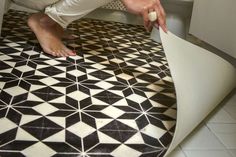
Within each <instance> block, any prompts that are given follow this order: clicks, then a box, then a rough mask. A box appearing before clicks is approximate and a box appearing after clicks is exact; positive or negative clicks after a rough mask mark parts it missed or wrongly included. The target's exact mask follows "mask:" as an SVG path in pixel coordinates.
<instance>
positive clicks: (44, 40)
mask: <svg viewBox="0 0 236 157" xmlns="http://www.w3.org/2000/svg"><path fill="white" fill-rule="evenodd" d="M28 25H29V27H30V28H31V30H32V31H33V32H34V33H35V35H36V37H37V39H38V41H39V43H40V45H41V47H42V48H43V50H44V51H45V52H46V53H48V54H50V55H53V56H57V57H67V56H74V55H76V54H75V53H74V52H73V51H72V50H70V49H68V48H67V47H66V46H65V45H64V44H63V42H62V41H61V39H62V37H63V36H64V30H63V28H62V27H61V26H60V25H59V24H57V23H56V22H55V21H53V20H52V19H51V18H50V17H48V16H47V15H46V14H43V13H36V14H33V15H31V16H30V17H29V19H28Z"/></svg>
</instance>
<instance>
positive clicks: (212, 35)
mask: <svg viewBox="0 0 236 157" xmlns="http://www.w3.org/2000/svg"><path fill="white" fill-rule="evenodd" d="M190 33H191V34H193V35H195V36H196V37H198V38H200V39H202V40H203V41H205V42H207V43H209V44H211V45H213V46H214V47H216V48H218V49H220V50H222V51H224V52H226V53H228V54H230V55H231V56H233V57H235V58H236V0H194V7H193V14H192V20H191V25H190Z"/></svg>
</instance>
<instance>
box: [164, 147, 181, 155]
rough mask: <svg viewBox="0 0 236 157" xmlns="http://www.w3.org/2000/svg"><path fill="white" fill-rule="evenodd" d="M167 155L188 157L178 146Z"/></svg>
mask: <svg viewBox="0 0 236 157" xmlns="http://www.w3.org/2000/svg"><path fill="white" fill-rule="evenodd" d="M167 157H186V156H185V154H184V152H183V151H182V150H181V149H180V148H179V147H177V148H176V149H175V150H173V151H172V152H171V153H170V154H169V155H167Z"/></svg>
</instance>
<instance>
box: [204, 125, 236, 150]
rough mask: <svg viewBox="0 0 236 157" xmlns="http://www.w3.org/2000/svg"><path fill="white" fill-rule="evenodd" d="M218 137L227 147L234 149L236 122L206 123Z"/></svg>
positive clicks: (235, 146) (235, 143)
mask: <svg viewBox="0 0 236 157" xmlns="http://www.w3.org/2000/svg"><path fill="white" fill-rule="evenodd" d="M208 127H209V128H210V129H211V130H212V132H214V134H215V135H216V136H217V137H218V139H219V140H220V141H221V142H222V143H223V144H224V145H225V146H226V148H228V149H236V123H235V124H208Z"/></svg>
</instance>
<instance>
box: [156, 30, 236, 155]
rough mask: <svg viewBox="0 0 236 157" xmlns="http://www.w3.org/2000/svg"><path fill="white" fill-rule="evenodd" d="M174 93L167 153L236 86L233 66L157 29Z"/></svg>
mask: <svg viewBox="0 0 236 157" xmlns="http://www.w3.org/2000/svg"><path fill="white" fill-rule="evenodd" d="M160 35H161V40H162V45H163V48H164V51H165V54H166V58H167V61H168V64H169V67H170V71H171V75H172V78H173V82H174V85H175V90H176V97H177V119H176V128H175V133H174V137H173V139H172V142H171V144H170V146H169V148H168V150H167V152H166V154H165V156H167V155H168V154H169V153H170V152H171V151H173V150H174V149H175V148H176V147H177V146H178V145H179V144H180V143H181V142H182V141H183V140H184V139H185V138H186V136H187V135H189V134H190V133H191V132H192V131H193V130H194V129H195V128H196V127H197V126H198V125H199V124H200V123H201V122H202V121H203V120H204V119H205V118H206V117H207V115H209V113H210V112H211V111H212V110H214V109H215V108H216V106H217V105H218V104H219V103H220V102H221V101H222V100H223V99H224V98H225V97H226V96H227V95H228V94H229V93H230V92H231V91H232V90H233V89H234V88H235V87H236V69H235V67H234V66H232V65H231V64H230V63H228V62H227V61H226V60H224V59H222V58H221V57H219V56H217V55H215V54H213V53H212V52H209V51H207V50H205V49H203V48H201V47H199V46H196V45H194V44H192V43H190V42H188V41H185V40H183V39H181V38H179V37H177V36H176V35H174V34H173V33H171V32H168V33H164V32H163V31H162V30H161V29H160Z"/></svg>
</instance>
